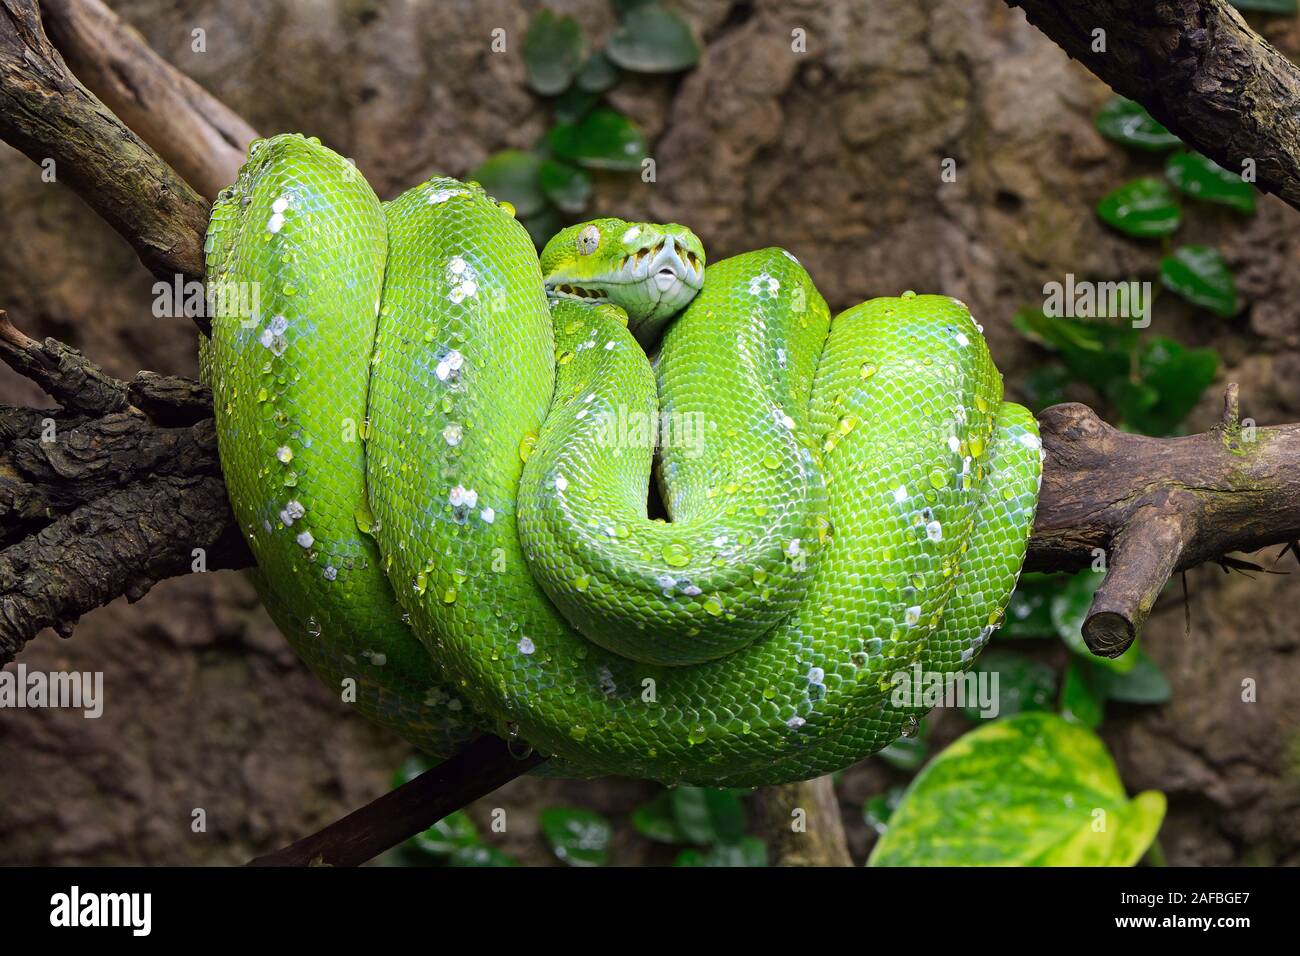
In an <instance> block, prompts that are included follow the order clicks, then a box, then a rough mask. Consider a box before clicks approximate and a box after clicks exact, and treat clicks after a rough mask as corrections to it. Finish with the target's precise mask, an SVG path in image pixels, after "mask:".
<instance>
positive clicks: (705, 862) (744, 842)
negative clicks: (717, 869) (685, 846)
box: [673, 836, 767, 866]
mask: <svg viewBox="0 0 1300 956" xmlns="http://www.w3.org/2000/svg"><path fill="white" fill-rule="evenodd" d="M673 866H767V845H766V844H765V843H763V841H762V840H760V839H759V838H758V837H752V836H747V837H742V838H741V839H740V841H739V842H737V843H719V844H717V845H716V846H713V847H710V848H709V849H708V850H705V851H700V850H683V851H682V852H681V853H679V854H678V855H677V859H676V860H675V861H674V862H673Z"/></svg>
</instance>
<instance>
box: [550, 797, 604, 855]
mask: <svg viewBox="0 0 1300 956" xmlns="http://www.w3.org/2000/svg"><path fill="white" fill-rule="evenodd" d="M538 820H539V821H540V822H541V825H542V833H543V835H545V837H546V842H547V843H549V844H550V845H551V850H552V852H554V853H555V856H556V858H557V859H559V860H562V861H563V862H565V863H567V864H569V866H604V865H605V860H606V859H607V857H608V855H609V837H610V833H611V828H610V825H609V821H608V820H606V819H605V818H604V817H602V816H601V815H600V814H599V813H593V812H592V811H591V810H583V809H581V808H580V807H547V808H546V809H545V810H543V811H542V812H541V813H540V814H538Z"/></svg>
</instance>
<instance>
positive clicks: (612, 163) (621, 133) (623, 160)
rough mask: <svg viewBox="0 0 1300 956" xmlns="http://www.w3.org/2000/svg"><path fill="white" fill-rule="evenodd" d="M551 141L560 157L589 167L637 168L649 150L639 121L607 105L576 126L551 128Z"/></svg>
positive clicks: (588, 115)
mask: <svg viewBox="0 0 1300 956" xmlns="http://www.w3.org/2000/svg"><path fill="white" fill-rule="evenodd" d="M549 142H550V145H551V149H552V150H553V151H554V152H555V155H556V156H558V157H559V158H560V159H567V160H569V161H570V162H573V163H577V164H578V165H579V166H585V167H587V168H588V169H614V170H624V171H626V170H633V169H637V168H639V167H640V165H641V161H642V160H643V159H645V157H646V153H647V152H648V151H649V147H648V146H647V145H646V141H645V137H644V136H643V135H642V134H641V130H639V129H637V127H636V124H635V123H633V122H632V121H631V120H630V119H628V118H627V117H626V116H624V115H623V114H621V113H618V112H616V111H615V110H612V109H610V108H609V107H607V106H602V107H600V108H599V109H595V110H592V111H591V112H590V113H588V114H587V115H586V116H585V117H583V119H582V121H581V122H580V123H578V124H576V125H575V124H572V123H559V124H557V125H556V126H554V127H552V129H551V133H550V139H549Z"/></svg>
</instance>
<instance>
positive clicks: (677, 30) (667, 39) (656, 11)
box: [605, 3, 700, 73]
mask: <svg viewBox="0 0 1300 956" xmlns="http://www.w3.org/2000/svg"><path fill="white" fill-rule="evenodd" d="M605 53H606V55H607V56H608V57H609V58H610V60H612V61H613V62H614V63H616V64H618V65H619V66H621V67H622V68H623V69H625V70H632V71H633V72H635V73H676V72H678V71H680V70H687V69H690V68H691V67H693V66H694V65H695V64H696V63H697V62H699V59H700V45H699V44H698V43H697V42H696V41H695V35H694V34H693V33H691V28H690V25H689V24H688V23H687V22H686V21H685V20H683V19H682V18H681V17H680V16H678V15H677V14H676V13H674V12H673V11H672V10H669V9H667V8H665V7H662V6H660V5H659V4H657V3H651V4H646V5H644V6H639V7H637V8H636V9H635V10H629V11H628V12H627V13H626V14H624V16H623V23H622V24H621V25H620V26H619V28H618V29H617V30H615V31H614V34H613V36H611V37H610V38H609V44H608V45H607V46H606V48H605Z"/></svg>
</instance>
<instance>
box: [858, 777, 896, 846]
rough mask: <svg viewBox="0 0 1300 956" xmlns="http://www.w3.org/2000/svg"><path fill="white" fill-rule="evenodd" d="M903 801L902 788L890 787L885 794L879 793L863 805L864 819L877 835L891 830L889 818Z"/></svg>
mask: <svg viewBox="0 0 1300 956" xmlns="http://www.w3.org/2000/svg"><path fill="white" fill-rule="evenodd" d="M902 799H903V788H902V787H890V788H889V789H888V790H886V791H885V792H884V793H878V794H876V795H875V796H874V797H872V798H871V799H870V800H868V801H867V802H866V803H864V804H863V805H862V819H863V820H864V821H865V822H866V824H867V826H869V827H871V829H873V830H875V831H876V833H877V834H880V833H884V832H885V831H886V830H888V829H889V818H890V817H892V816H893V815H894V810H895V809H896V808H897V807H898V803H899V801H900V800H902Z"/></svg>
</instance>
